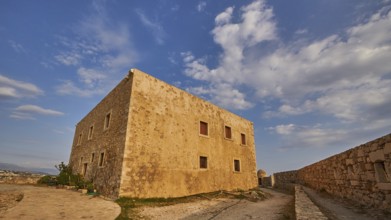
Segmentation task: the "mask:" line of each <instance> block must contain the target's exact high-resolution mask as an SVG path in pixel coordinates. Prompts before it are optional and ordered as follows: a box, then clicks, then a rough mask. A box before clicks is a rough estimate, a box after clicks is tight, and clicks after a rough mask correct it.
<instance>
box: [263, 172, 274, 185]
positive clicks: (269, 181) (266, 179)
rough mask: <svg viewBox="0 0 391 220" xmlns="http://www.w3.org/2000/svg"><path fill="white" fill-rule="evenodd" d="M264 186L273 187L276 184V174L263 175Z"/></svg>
mask: <svg viewBox="0 0 391 220" xmlns="http://www.w3.org/2000/svg"><path fill="white" fill-rule="evenodd" d="M262 186H263V187H273V186H274V176H273V175H270V176H265V177H262Z"/></svg>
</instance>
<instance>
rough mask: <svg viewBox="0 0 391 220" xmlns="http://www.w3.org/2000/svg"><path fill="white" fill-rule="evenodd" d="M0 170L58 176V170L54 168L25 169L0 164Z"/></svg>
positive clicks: (13, 165) (9, 164) (8, 164)
mask: <svg viewBox="0 0 391 220" xmlns="http://www.w3.org/2000/svg"><path fill="white" fill-rule="evenodd" d="M0 170H12V171H20V172H30V173H38V174H51V175H56V174H58V170H57V169H55V168H27V167H21V166H18V165H15V164H11V163H2V162H0Z"/></svg>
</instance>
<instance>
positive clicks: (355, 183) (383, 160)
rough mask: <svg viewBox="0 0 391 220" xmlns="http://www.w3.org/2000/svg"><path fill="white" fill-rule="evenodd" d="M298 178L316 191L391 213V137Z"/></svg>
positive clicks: (326, 162)
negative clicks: (390, 211)
mask: <svg viewBox="0 0 391 220" xmlns="http://www.w3.org/2000/svg"><path fill="white" fill-rule="evenodd" d="M277 176H278V175H277ZM297 178H298V182H299V183H301V184H303V185H307V186H309V187H311V188H313V189H316V190H320V191H326V192H328V193H330V194H332V195H334V196H338V197H343V198H347V199H351V200H353V201H355V202H358V203H360V204H362V205H364V206H370V207H375V208H379V209H383V210H391V134H388V135H386V136H384V137H381V138H378V139H376V140H373V141H370V142H368V143H366V144H363V145H360V146H357V147H355V148H352V149H350V150H347V151H345V152H343V153H340V154H337V155H334V156H332V157H329V158H327V159H324V160H322V161H319V162H317V163H314V164H312V165H309V166H306V167H304V168H302V169H300V170H298V173H297ZM278 180H279V179H278V178H276V184H278Z"/></svg>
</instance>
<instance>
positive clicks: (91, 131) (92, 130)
mask: <svg viewBox="0 0 391 220" xmlns="http://www.w3.org/2000/svg"><path fill="white" fill-rule="evenodd" d="M93 132H94V126H91V127H90V130H89V131H88V140H91V139H92V134H93Z"/></svg>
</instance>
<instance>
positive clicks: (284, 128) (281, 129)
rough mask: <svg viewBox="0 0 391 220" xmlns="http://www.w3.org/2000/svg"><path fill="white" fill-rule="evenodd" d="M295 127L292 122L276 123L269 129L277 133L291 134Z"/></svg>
mask: <svg viewBox="0 0 391 220" xmlns="http://www.w3.org/2000/svg"><path fill="white" fill-rule="evenodd" d="M295 129H296V126H295V125H294V124H287V125H277V126H276V127H270V128H269V130H274V131H275V132H277V133H278V134H284V135H286V134H291V133H292V132H293V131H294V130H295Z"/></svg>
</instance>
